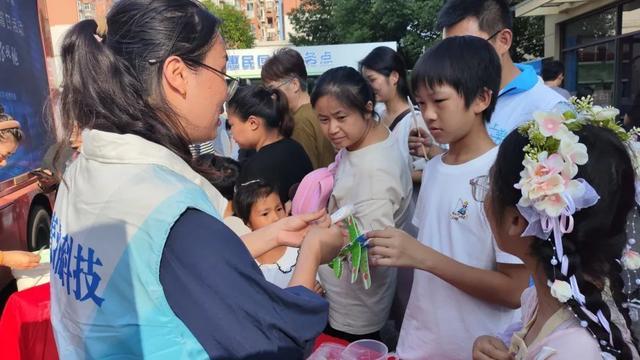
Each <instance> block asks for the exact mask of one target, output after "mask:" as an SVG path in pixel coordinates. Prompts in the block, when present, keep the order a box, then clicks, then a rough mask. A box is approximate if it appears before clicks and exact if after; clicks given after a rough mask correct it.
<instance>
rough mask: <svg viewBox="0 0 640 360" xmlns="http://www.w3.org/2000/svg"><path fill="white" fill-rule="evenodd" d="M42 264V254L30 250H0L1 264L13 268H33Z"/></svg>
mask: <svg viewBox="0 0 640 360" xmlns="http://www.w3.org/2000/svg"><path fill="white" fill-rule="evenodd" d="M38 264H40V255H36V254H33V253H30V252H28V251H17V250H16V251H2V252H0V265H3V266H8V267H10V268H12V269H19V270H24V269H33V268H34V267H36V266H38Z"/></svg>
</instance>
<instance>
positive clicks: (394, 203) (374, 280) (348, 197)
mask: <svg viewBox="0 0 640 360" xmlns="http://www.w3.org/2000/svg"><path fill="white" fill-rule="evenodd" d="M374 102H375V97H374V94H373V90H372V89H371V86H369V84H368V83H367V81H366V80H365V79H364V78H363V77H362V75H360V73H358V71H357V70H355V69H353V68H350V67H346V66H345V67H338V68H334V69H331V70H328V71H327V72H325V73H324V74H323V75H322V76H321V77H320V78H319V79H318V81H317V83H316V87H315V90H314V91H313V94H312V95H311V104H312V105H313V108H314V109H315V111H316V112H317V114H318V120H319V122H320V128H321V130H322V132H323V134H324V135H325V136H326V137H327V138H328V139H329V141H331V143H332V144H333V145H334V146H335V147H336V148H338V149H341V150H340V151H341V155H338V156H339V159H338V164H337V169H336V173H335V180H334V186H333V191H332V193H331V196H330V198H329V204H328V208H329V212H334V211H336V210H337V209H339V208H341V207H343V206H345V205H353V206H354V209H355V210H354V217H355V219H356V222H357V223H358V225H359V228H360V229H361V231H369V230H373V229H379V228H385V227H388V226H397V227H402V226H403V225H404V224H406V223H407V222H409V221H410V220H411V219H410V218H409V211H408V210H409V207H410V204H411V192H412V183H411V176H410V174H411V173H410V170H409V164H408V162H407V161H406V157H404V155H403V153H402V151H401V150H400V147H401V146H400V145H399V144H397V143H396V141H395V138H394V137H393V136H391V134H390V132H389V130H388V129H387V128H386V127H385V126H383V125H381V124H380V123H378V122H377V121H375V119H374V113H373V104H374ZM318 272H319V275H320V281H321V282H322V285H323V286H324V287H325V290H326V297H327V299H328V300H329V325H328V327H327V329H326V330H325V333H327V334H329V335H332V336H336V337H340V338H343V339H345V340H348V341H355V340H358V339H362V338H374V339H375V338H377V339H379V338H380V335H379V331H380V329H381V328H382V327H383V326H384V324H385V322H386V321H387V319H388V317H389V310H390V307H391V302H392V300H393V295H394V292H395V287H396V270H395V269H394V268H378V269H372V271H371V287H370V288H369V289H365V288H364V285H363V283H362V282H361V281H358V282H356V283H354V284H352V283H351V281H350V279H351V273H350V272H351V271H350V269H348V267H345V270H344V273H343V274H342V277H341V278H340V279H338V278H336V276H335V275H334V273H333V270H332V269H330V268H329V267H328V266H324V267H322V268H321V269H320V270H319V271H318Z"/></svg>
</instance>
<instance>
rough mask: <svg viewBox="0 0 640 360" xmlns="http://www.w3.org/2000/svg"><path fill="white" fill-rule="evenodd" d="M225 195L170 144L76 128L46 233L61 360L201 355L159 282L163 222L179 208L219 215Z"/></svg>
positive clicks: (169, 221)
mask: <svg viewBox="0 0 640 360" xmlns="http://www.w3.org/2000/svg"><path fill="white" fill-rule="evenodd" d="M225 207H226V200H225V199H224V198H223V197H222V196H221V195H220V194H219V193H218V192H217V190H215V188H213V186H211V185H210V184H209V183H208V182H207V181H206V180H205V179H204V178H202V177H201V176H200V175H198V174H197V173H195V172H194V171H193V170H192V169H191V168H190V167H189V166H188V165H187V164H186V163H185V162H184V161H183V160H182V159H180V158H179V157H178V156H176V155H175V154H173V153H172V152H171V151H169V150H168V149H166V148H164V147H162V146H160V145H158V144H155V143H152V142H149V141H146V140H144V139H142V138H140V137H138V136H134V135H118V134H113V133H107V132H101V131H96V130H90V131H85V132H84V133H83V147H82V153H81V155H80V156H79V157H78V159H76V161H74V163H73V164H72V165H71V166H69V167H68V169H67V170H66V172H65V175H64V181H63V182H62V184H61V185H60V190H59V193H58V196H57V199H56V205H55V211H54V215H53V219H52V233H51V322H52V325H53V329H54V334H55V339H56V345H57V347H58V353H59V355H60V358H61V359H65V360H66V359H103V358H110V359H141V358H145V359H146V358H149V359H207V358H208V355H207V353H206V352H205V350H204V348H203V347H202V346H201V345H200V343H199V342H198V341H197V339H196V338H195V337H194V336H193V334H192V333H191V332H190V331H189V329H188V328H187V327H186V326H185V325H184V323H182V321H180V319H178V317H176V315H175V314H174V313H173V311H172V310H171V308H170V307H169V304H168V303H167V300H166V298H165V296H164V291H163V288H162V286H161V284H160V259H161V256H162V251H163V248H164V245H165V241H166V239H167V236H168V234H169V231H170V230H171V227H172V226H173V224H174V223H175V221H176V220H177V219H178V218H179V217H180V215H181V214H182V213H183V212H184V211H185V210H186V209H187V208H194V209H198V210H200V211H203V212H206V213H208V214H210V215H211V216H215V217H217V218H220V216H219V214H222V213H223V211H224V208H225Z"/></svg>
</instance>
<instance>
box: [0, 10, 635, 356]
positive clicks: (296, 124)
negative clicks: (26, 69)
mask: <svg viewBox="0 0 640 360" xmlns="http://www.w3.org/2000/svg"><path fill="white" fill-rule="evenodd" d="M220 25H221V23H220V20H219V19H218V18H216V17H215V16H214V15H212V14H211V13H209V12H208V11H207V10H206V9H205V8H204V7H203V6H202V5H201V4H199V3H198V2H196V1H192V0H121V1H119V2H116V3H115V4H114V6H113V8H112V9H111V11H110V12H109V14H108V17H107V19H106V23H105V24H102V23H101V24H100V25H98V23H97V22H96V21H94V20H83V21H81V22H79V23H78V24H76V25H74V26H73V27H72V28H71V29H70V30H69V32H68V34H67V35H66V36H65V38H64V41H63V44H62V63H63V69H64V71H63V83H64V87H63V91H62V113H63V128H64V129H65V131H66V133H67V136H66V138H67V139H74V141H73V142H74V146H73V149H74V151H73V156H71V157H68V160H67V161H64V162H63V164H64V165H63V166H64V169H60V167H62V166H54V165H52V167H55V168H57V169H55V170H56V171H55V172H56V175H57V174H61V175H60V176H61V179H62V181H61V183H60V185H59V189H58V193H57V199H56V204H55V209H54V215H53V219H52V235H51V247H52V251H51V254H52V255H51V256H52V257H51V263H52V274H51V278H52V280H51V321H52V325H53V329H54V334H55V339H56V344H57V348H58V352H59V354H60V357H61V358H63V359H81V358H107V357H113V358H116V357H131V358H147V357H148V358H155V357H157V358H167V359H176V358H189V359H190V358H213V359H236V358H238V359H240V358H242V359H245V358H252V359H298V358H304V357H305V356H307V355H309V353H310V350H311V347H312V345H313V343H314V341H315V339H316V338H317V337H318V335H319V334H321V333H324V334H325V335H329V336H332V337H335V338H340V339H342V340H346V341H348V342H354V341H357V340H361V339H374V340H379V341H382V342H385V343H386V344H387V345H389V347H390V348H392V349H395V351H396V352H397V353H398V356H399V357H400V358H401V359H469V358H474V359H479V360H486V359H495V360H502V359H532V360H533V359H541V360H542V359H606V360H608V359H640V355H639V354H638V343H637V338H636V336H637V333H636V332H635V331H634V330H635V327H634V326H632V320H633V321H634V324H633V325H635V321H637V319H638V310H637V308H640V306H638V304H640V301H638V302H637V303H634V299H636V298H637V295H638V291H637V290H636V289H637V285H638V284H640V278H638V277H637V274H636V270H638V269H640V255H638V253H636V252H635V251H634V250H635V249H636V247H635V244H636V242H635V240H634V239H633V238H630V236H631V234H635V225H636V223H635V219H636V218H637V211H638V208H637V207H638V206H639V205H638V203H636V201H635V199H636V198H640V196H638V195H637V194H636V187H635V184H636V172H637V170H638V168H639V166H638V161H639V160H638V159H636V158H635V155H636V153H638V151H637V149H638V148H634V147H633V145H632V143H631V142H630V141H632V140H634V139H635V136H636V135H637V133H636V132H635V130H630V129H631V128H632V126H633V125H635V124H636V123H637V122H638V121H640V117H639V116H638V111H637V105H636V106H635V107H634V108H632V109H631V110H630V111H628V112H627V114H626V117H625V120H624V124H625V126H627V129H629V131H626V130H624V129H623V128H622V126H620V125H618V124H617V123H616V116H617V115H618V113H617V112H615V111H614V110H613V109H611V108H604V109H603V108H599V107H596V106H593V103H592V101H591V100H590V99H588V98H587V99H581V100H575V99H571V100H570V99H569V98H568V96H567V94H566V93H565V92H566V91H565V90H564V89H561V88H560V86H561V84H562V78H563V72H564V69H563V68H562V64H561V63H555V62H554V63H549V64H548V65H547V66H546V67H545V69H544V70H543V78H540V77H538V76H537V74H536V72H535V71H534V70H533V68H531V67H530V66H527V65H521V64H515V63H514V62H513V60H512V58H511V56H510V51H509V50H510V48H511V45H512V42H513V36H514V35H513V32H512V30H511V29H512V15H511V11H510V8H509V5H508V3H507V2H506V1H504V0H485V1H472V0H447V1H446V2H445V3H444V5H443V7H442V9H441V10H440V12H439V14H438V25H439V27H440V28H441V29H442V32H443V35H444V39H443V40H442V41H440V42H439V43H437V44H436V45H434V46H433V47H432V48H430V49H428V50H427V51H426V52H425V53H424V54H423V55H422V56H421V57H420V58H419V60H418V61H417V62H416V64H415V66H414V68H413V70H412V71H411V75H410V76H408V69H407V67H406V65H405V62H404V60H403V58H402V56H401V55H400V54H399V53H398V52H396V51H394V50H392V49H390V48H386V47H378V48H376V49H374V50H373V51H371V52H370V53H369V54H368V55H367V56H366V57H364V58H363V59H362V60H361V62H360V64H359V68H358V69H355V68H351V67H337V68H333V69H330V70H328V71H326V72H325V73H324V74H322V75H321V76H320V77H319V78H318V79H317V80H316V82H315V86H314V88H313V89H312V91H311V92H310V93H309V91H308V87H307V80H308V79H307V71H306V68H305V64H304V60H303V58H302V56H301V55H300V54H299V53H297V52H296V51H295V50H293V49H282V50H279V51H277V52H275V53H274V55H273V56H272V57H270V58H269V59H268V60H267V62H266V63H265V64H264V66H263V68H262V83H261V84H251V85H244V86H238V81H237V79H235V78H233V77H231V76H229V75H227V74H226V63H227V54H226V50H225V42H224V38H223V37H222V36H221V34H220ZM561 90H562V91H561ZM636 102H637V101H636ZM414 104H415V106H414ZM223 113H224V117H223ZM222 118H224V119H225V120H224V121H221V119H222ZM219 130H223V131H225V133H226V132H228V134H229V136H230V140H231V142H233V143H234V144H236V145H237V146H238V147H239V149H240V153H239V154H236V153H234V152H232V151H228V152H225V153H214V154H205V153H206V152H209V151H208V150H207V151H205V150H204V149H206V148H207V146H205V145H202V144H207V143H210V142H211V141H213V139H214V138H216V135H217V132H218V131H219ZM80 133H81V141H80V140H79V138H78V136H79V135H78V134H80ZM21 137H22V134H21V132H20V126H19V123H17V122H16V121H14V120H13V119H12V118H10V117H9V116H8V115H5V114H4V112H3V111H0V160H2V163H1V165H4V162H5V160H6V159H7V158H8V157H9V156H10V155H11V154H12V153H14V152H15V151H16V149H17V146H18V144H19V141H20V139H21ZM228 140H229V139H228ZM67 145H69V144H67ZM228 148H229V149H231V147H230V146H229V147H228ZM78 149H79V151H77V150H78ZM634 151H635V152H634ZM52 162H53V163H56V161H52ZM62 170H64V171H62ZM62 172H63V174H62ZM52 176H53V174H52ZM633 194H636V196H632V195H633ZM344 207H349V208H350V209H352V211H353V218H354V219H355V221H356V223H357V225H358V227H359V229H361V230H362V231H363V233H365V237H366V239H367V240H366V242H365V246H366V248H367V249H368V254H369V262H370V265H371V270H370V287H369V286H367V285H365V283H360V282H355V283H354V282H353V281H352V276H351V275H352V274H351V272H352V271H356V272H357V269H356V268H355V267H354V269H352V268H351V267H350V266H345V268H344V273H343V274H342V276H340V277H337V276H336V275H335V271H334V269H332V268H330V267H329V266H328V265H327V264H328V263H329V262H330V261H331V260H332V259H333V258H334V257H335V256H336V255H337V254H338V253H339V252H340V251H341V249H343V247H344V245H345V244H347V243H348V240H347V238H348V234H347V233H346V230H345V229H344V228H343V226H341V224H339V223H338V224H336V223H333V222H332V220H331V217H330V216H329V214H332V213H335V212H336V211H338V210H339V209H341V208H344ZM34 256H36V257H37V255H31V254H29V253H23V252H0V264H4V265H8V266H17V267H29V266H34V264H37V262H38V261H39V259H38V258H35V257H34ZM625 279H627V280H626V281H625ZM634 286H635V287H634ZM634 306H635V307H634ZM634 311H635V315H633V314H634ZM630 314H631V315H630Z"/></svg>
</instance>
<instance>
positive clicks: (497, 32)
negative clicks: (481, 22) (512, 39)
mask: <svg viewBox="0 0 640 360" xmlns="http://www.w3.org/2000/svg"><path fill="white" fill-rule="evenodd" d="M502 30H504V29H500V30H498V31H496V32H495V33H493V35H491V36H489V37H488V38H487V41H491V39H493V38H494V37H496V35H498V34H500V33H501V32H502Z"/></svg>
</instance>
